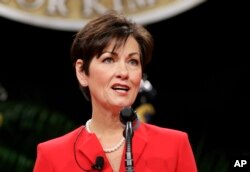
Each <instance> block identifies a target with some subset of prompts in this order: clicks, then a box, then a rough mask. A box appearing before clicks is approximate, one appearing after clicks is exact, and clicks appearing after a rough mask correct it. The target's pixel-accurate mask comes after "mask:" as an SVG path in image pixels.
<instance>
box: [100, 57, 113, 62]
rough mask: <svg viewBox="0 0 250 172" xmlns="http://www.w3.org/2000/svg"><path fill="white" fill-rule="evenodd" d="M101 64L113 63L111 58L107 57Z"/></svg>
mask: <svg viewBox="0 0 250 172" xmlns="http://www.w3.org/2000/svg"><path fill="white" fill-rule="evenodd" d="M102 62H104V63H113V62H114V59H113V58H111V57H107V58H105V59H103V61H102Z"/></svg>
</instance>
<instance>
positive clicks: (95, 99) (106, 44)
mask: <svg viewBox="0 0 250 172" xmlns="http://www.w3.org/2000/svg"><path fill="white" fill-rule="evenodd" d="M152 49H153V40H152V37H151V35H150V33H149V32H148V31H147V30H146V29H145V28H143V27H142V26H141V25H138V24H136V23H133V22H132V21H130V20H128V19H126V18H125V17H124V16H122V15H120V14H117V13H116V12H114V11H112V12H109V13H107V14H105V15H102V16H100V17H99V18H96V19H94V20H92V21H90V22H89V23H88V24H87V25H86V26H85V27H84V28H83V29H82V30H80V31H79V32H78V33H77V35H76V37H75V39H74V41H73V44H72V47H71V55H72V61H73V64H74V67H75V72H76V76H77V79H78V81H79V85H80V88H81V89H82V91H83V93H84V95H85V97H86V98H88V99H90V101H91V104H92V115H91V119H90V120H88V121H87V123H86V125H85V126H81V127H79V128H77V129H75V130H74V131H72V132H70V133H68V134H66V135H64V136H62V137H59V138H56V139H53V140H50V141H47V142H44V143H41V144H39V145H38V154H37V159H36V163H35V167H34V171H35V172H40V171H41V172H45V171H46V172H52V171H53V172H64V171H65V172H80V171H95V170H100V171H105V172H111V171H114V172H118V171H122V172H123V171H125V151H124V150H125V141H124V137H123V131H124V125H122V123H121V122H120V119H119V114H120V111H121V110H122V109H123V108H124V107H131V106H132V104H133V103H134V101H135V99H136V96H137V94H138V91H139V88H140V82H141V79H142V74H143V69H144V67H145V65H146V64H147V63H148V62H149V61H150V59H151V55H152ZM132 145H133V147H132V153H133V162H134V170H135V171H136V172H147V171H167V172H196V171H197V169H196V164H195V159H194V156H193V153H192V149H191V146H190V143H189V140H188V136H187V134H186V133H185V132H181V131H176V130H171V129H166V128H160V127H157V126H153V125H149V124H145V123H142V122H141V123H138V126H137V127H136V128H135V129H134V136H133V140H132ZM100 159H101V160H100ZM102 160H103V161H102Z"/></svg>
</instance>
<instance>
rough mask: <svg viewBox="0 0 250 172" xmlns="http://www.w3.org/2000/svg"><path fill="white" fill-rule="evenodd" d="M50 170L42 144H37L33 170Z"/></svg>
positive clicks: (38, 171)
mask: <svg viewBox="0 0 250 172" xmlns="http://www.w3.org/2000/svg"><path fill="white" fill-rule="evenodd" d="M45 171H46V172H52V171H53V169H52V165H51V164H50V161H49V160H48V159H47V157H46V156H45V155H44V150H43V149H42V146H41V145H40V144H39V145H38V147H37V158H36V162H35V166H34V169H33V172H45Z"/></svg>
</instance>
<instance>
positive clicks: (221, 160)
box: [195, 134, 229, 172]
mask: <svg viewBox="0 0 250 172" xmlns="http://www.w3.org/2000/svg"><path fill="white" fill-rule="evenodd" d="M206 136H207V134H203V136H202V137H201V139H200V140H199V142H198V146H197V148H196V149H195V158H196V162H197V166H198V171H199V172H228V170H229V160H228V158H227V154H226V152H225V151H224V150H223V149H219V148H215V147H214V148H211V147H210V146H208V144H207V137H206Z"/></svg>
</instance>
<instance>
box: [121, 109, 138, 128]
mask: <svg viewBox="0 0 250 172" xmlns="http://www.w3.org/2000/svg"><path fill="white" fill-rule="evenodd" d="M120 121H121V122H122V124H124V125H126V124H127V122H132V126H133V129H134V128H136V127H137V125H139V124H138V123H137V122H138V117H137V114H136V112H135V111H134V110H133V109H132V108H123V109H122V110H121V111H120Z"/></svg>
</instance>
